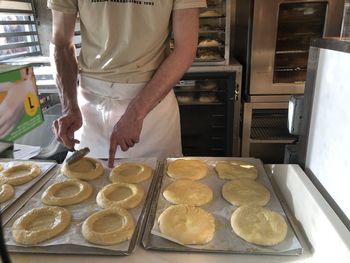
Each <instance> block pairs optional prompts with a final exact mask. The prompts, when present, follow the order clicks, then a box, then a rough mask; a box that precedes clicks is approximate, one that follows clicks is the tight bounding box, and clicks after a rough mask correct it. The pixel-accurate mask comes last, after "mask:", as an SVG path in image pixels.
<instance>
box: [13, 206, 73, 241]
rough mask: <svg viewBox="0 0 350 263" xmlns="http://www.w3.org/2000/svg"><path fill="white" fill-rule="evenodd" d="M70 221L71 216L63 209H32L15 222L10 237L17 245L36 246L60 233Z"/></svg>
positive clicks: (49, 207)
mask: <svg viewBox="0 0 350 263" xmlns="http://www.w3.org/2000/svg"><path fill="white" fill-rule="evenodd" d="M70 221H71V215H70V213H69V211H68V210H67V209H65V208H63V207H58V206H47V207H41V208H34V209H32V210H30V211H29V212H27V213H25V214H24V215H22V216H21V217H20V218H18V219H17V220H16V221H15V223H14V224H13V226H12V236H13V239H14V240H15V241H16V243H19V244H24V245H34V244H38V243H40V242H43V241H45V240H48V239H51V238H53V237H55V236H57V235H59V234H60V233H62V232H63V231H64V230H65V229H66V228H67V227H68V226H69V224H70Z"/></svg>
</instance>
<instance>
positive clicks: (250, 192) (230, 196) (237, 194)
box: [222, 178, 270, 206]
mask: <svg viewBox="0 0 350 263" xmlns="http://www.w3.org/2000/svg"><path fill="white" fill-rule="evenodd" d="M222 196H223V197H224V198H225V199H226V200H227V201H228V202H229V203H231V204H233V205H235V206H242V205H258V206H264V205H266V204H267V203H268V202H269V200H270V192H269V190H267V189H266V187H265V186H263V185H262V184H260V183H258V182H256V181H254V180H252V179H247V178H241V179H237V180H232V181H229V182H226V183H225V184H224V186H223V187H222Z"/></svg>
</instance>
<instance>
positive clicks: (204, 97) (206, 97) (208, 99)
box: [199, 93, 217, 103]
mask: <svg viewBox="0 0 350 263" xmlns="http://www.w3.org/2000/svg"><path fill="white" fill-rule="evenodd" d="M216 101H217V97H216V95H213V94H205V93H203V94H201V95H200V96H199V102H202V103H213V102H216Z"/></svg>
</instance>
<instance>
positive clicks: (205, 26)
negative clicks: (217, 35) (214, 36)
mask: <svg viewBox="0 0 350 263" xmlns="http://www.w3.org/2000/svg"><path fill="white" fill-rule="evenodd" d="M199 30H200V31H210V30H213V27H212V26H211V25H209V24H205V25H201V26H200V27H199Z"/></svg>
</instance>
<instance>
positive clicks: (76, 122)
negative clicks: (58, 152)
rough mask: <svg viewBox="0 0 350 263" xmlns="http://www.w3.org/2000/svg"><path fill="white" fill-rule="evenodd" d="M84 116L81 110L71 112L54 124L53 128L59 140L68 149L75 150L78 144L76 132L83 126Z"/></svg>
mask: <svg viewBox="0 0 350 263" xmlns="http://www.w3.org/2000/svg"><path fill="white" fill-rule="evenodd" d="M82 124H83V121H82V116H81V113H80V111H79V110H75V111H70V112H68V113H66V114H64V115H63V116H62V117H60V118H58V119H57V120H55V121H54V122H53V125H52V128H53V130H54V133H55V135H56V138H57V140H58V141H59V142H60V143H62V144H63V145H64V146H66V147H67V148H68V149H74V145H75V144H76V143H80V142H79V141H78V140H76V139H74V132H75V131H77V130H79V128H80V127H81V126H82Z"/></svg>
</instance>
